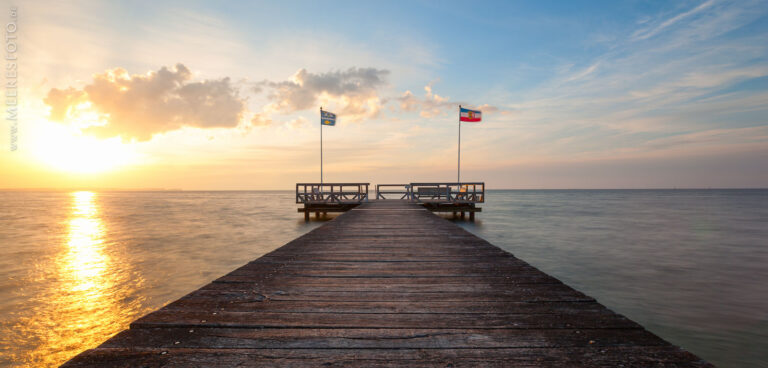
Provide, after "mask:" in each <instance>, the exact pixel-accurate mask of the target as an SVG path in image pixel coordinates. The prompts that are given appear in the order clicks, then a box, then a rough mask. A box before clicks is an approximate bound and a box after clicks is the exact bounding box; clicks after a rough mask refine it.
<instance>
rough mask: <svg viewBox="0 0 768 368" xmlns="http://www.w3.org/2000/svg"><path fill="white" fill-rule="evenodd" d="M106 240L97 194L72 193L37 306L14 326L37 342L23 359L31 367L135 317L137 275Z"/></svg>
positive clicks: (53, 362) (90, 343) (85, 345)
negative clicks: (60, 239) (61, 235)
mask: <svg viewBox="0 0 768 368" xmlns="http://www.w3.org/2000/svg"><path fill="white" fill-rule="evenodd" d="M107 239H108V229H107V227H106V226H105V223H104V221H103V220H102V218H101V215H100V209H99V204H98V195H97V194H95V193H93V192H74V193H71V210H70V213H69V217H68V221H67V234H66V237H65V238H64V240H65V242H64V244H62V247H61V251H60V252H59V253H58V254H57V257H56V258H55V259H53V260H52V262H51V266H52V267H51V272H50V273H49V274H47V275H45V276H44V277H46V278H50V280H48V281H49V282H47V283H46V284H47V290H43V291H41V292H40V294H41V295H40V296H39V298H40V302H41V304H42V306H41V308H40V310H39V311H37V312H38V313H35V314H33V315H30V316H28V317H26V318H23V319H22V320H21V322H20V323H19V325H18V326H17V328H19V329H21V330H22V331H19V332H21V333H22V334H23V335H25V336H27V337H28V338H29V337H30V336H33V337H34V338H33V339H32V340H36V342H37V343H38V344H37V345H38V346H37V347H36V348H35V349H34V350H32V351H30V352H29V354H28V356H26V357H23V358H22V360H23V361H25V362H26V363H28V364H29V365H30V366H57V365H59V364H61V363H63V362H65V361H66V360H68V359H69V358H72V357H73V356H74V355H76V354H77V353H79V352H81V351H83V350H85V349H89V348H93V347H95V346H97V345H98V344H100V343H101V342H103V341H104V340H105V339H106V338H108V337H109V336H111V335H113V334H115V333H117V332H119V331H120V330H122V329H125V328H127V327H128V324H129V323H130V322H131V321H132V320H133V319H135V318H136V316H137V314H138V313H139V311H140V309H141V300H142V299H141V298H133V297H132V295H134V294H135V290H136V288H137V287H139V286H140V284H141V279H140V278H135V277H134V278H132V277H131V276H130V272H129V270H128V269H126V266H125V265H124V264H122V262H120V259H117V257H119V256H120V252H116V251H115V250H114V249H110V248H109V244H110V243H109V242H108V241H107Z"/></svg>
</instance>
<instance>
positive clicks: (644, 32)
mask: <svg viewBox="0 0 768 368" xmlns="http://www.w3.org/2000/svg"><path fill="white" fill-rule="evenodd" d="M714 4H715V0H707V1H705V2H703V3H701V4H699V5H698V6H696V7H695V8H693V9H691V10H688V11H685V12H683V13H680V14H677V15H675V16H672V17H670V18H667V19H665V20H663V21H661V22H660V23H658V24H655V25H652V26H650V27H648V28H643V29H639V30H637V31H635V33H634V34H633V35H632V38H633V39H635V40H645V39H647V38H651V37H653V36H655V35H657V34H659V33H660V32H662V31H664V30H665V29H667V28H668V27H670V26H672V25H674V24H676V23H679V22H681V21H683V20H684V19H686V18H688V17H691V16H693V15H695V14H698V13H701V12H702V11H704V10H706V9H708V8H710V7H711V6H712V5H714ZM643 23H645V22H643Z"/></svg>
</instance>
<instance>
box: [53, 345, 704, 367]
mask: <svg viewBox="0 0 768 368" xmlns="http://www.w3.org/2000/svg"><path fill="white" fill-rule="evenodd" d="M65 366H66V367H308V366H312V367H315V366H330V367H338V366H344V367H398V366H409V367H451V366H483V367H509V366H514V367H564V366H567V367H650V366H652V367H711V365H709V364H707V363H706V362H703V361H701V360H700V359H699V358H697V357H696V356H694V355H692V354H690V353H688V352H686V351H683V350H681V349H679V348H677V347H674V346H670V345H667V346H630V347H589V348H573V347H566V348H544V349H542V348H507V349H477V348H470V349H185V348H153V349H136V348H117V349H111V348H100V349H94V350H90V351H88V352H86V353H85V354H83V355H81V356H79V357H78V359H75V360H73V361H70V362H69V364H67V365H65Z"/></svg>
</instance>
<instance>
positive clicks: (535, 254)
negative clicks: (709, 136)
mask: <svg viewBox="0 0 768 368" xmlns="http://www.w3.org/2000/svg"><path fill="white" fill-rule="evenodd" d="M293 202H294V195H293V192H186V191H179V192H168V191H162V192H19V191H6V192H2V191H0V204H1V205H2V207H1V208H2V210H0V366H14V367H15V366H19V367H20V366H41V367H44V366H56V365H58V364H61V363H62V362H64V361H66V360H67V359H69V358H71V357H73V356H74V355H76V354H77V353H79V352H80V351H82V350H84V349H88V348H92V347H95V346H97V345H98V344H100V343H101V342H102V341H104V340H105V339H107V338H108V337H110V336H112V335H114V334H115V333H117V332H118V331H120V330H122V329H125V328H127V327H128V324H129V323H130V322H131V321H133V320H134V319H136V318H138V317H140V316H141V315H143V314H145V313H147V312H149V311H151V310H154V309H157V308H159V307H161V306H163V305H164V304H166V303H168V302H170V301H173V300H175V299H177V298H179V297H181V296H183V295H185V294H187V293H189V292H191V291H193V290H195V289H196V288H198V287H200V286H202V285H204V284H206V283H208V282H210V281H211V280H213V279H215V278H217V277H219V276H221V275H223V274H226V273H228V272H229V271H231V270H233V269H234V268H236V267H239V266H241V265H243V264H245V263H246V262H248V261H250V260H252V259H254V258H257V257H259V256H261V255H263V254H265V253H267V252H269V251H271V250H272V249H275V248H277V247H279V246H281V245H283V244H284V243H286V242H288V241H290V240H291V239H293V238H295V237H297V236H299V235H301V234H303V233H305V232H307V231H309V230H311V229H313V228H315V227H317V226H320V225H322V223H323V221H315V220H313V221H310V222H306V223H305V222H304V220H303V216H302V215H301V214H299V213H297V212H296V207H297V206H296V205H295V204H294V203H293ZM451 221H456V223H458V224H459V225H461V226H463V227H465V228H466V229H467V230H469V231H471V232H473V233H475V234H477V235H479V236H481V237H483V238H485V239H487V240H489V241H490V242H491V243H493V244H495V245H497V246H499V247H502V248H504V249H506V250H507V251H509V252H512V253H513V254H514V255H516V256H517V257H518V258H521V259H523V260H524V261H526V262H528V263H530V264H532V265H534V266H536V267H538V268H539V269H541V270H542V271H544V272H547V273H549V274H551V275H553V276H555V277H557V278H559V279H561V280H562V281H564V282H565V283H567V284H568V285H570V286H572V287H574V288H576V289H578V290H580V291H583V292H584V293H586V294H588V295H590V296H592V297H595V298H597V299H598V301H599V302H601V303H603V304H605V305H606V306H608V307H609V308H611V309H613V310H614V311H616V312H619V313H621V314H624V315H626V316H627V317H629V318H631V319H633V320H635V321H636V322H639V323H640V324H642V325H644V326H645V327H646V328H648V329H649V330H651V331H652V332H654V333H656V334H657V335H659V336H661V337H662V338H664V339H666V340H668V341H670V342H672V343H674V344H677V345H680V346H682V347H684V348H685V349H687V350H689V351H691V352H693V353H695V354H697V355H699V356H701V357H703V358H704V359H707V360H709V361H710V362H712V363H714V364H716V365H718V366H722V367H768V190H542V191H536V190H513V191H490V192H489V193H488V194H487V203H485V204H484V205H483V212H482V213H480V214H478V217H477V221H476V222H474V223H470V222H465V221H460V220H451Z"/></svg>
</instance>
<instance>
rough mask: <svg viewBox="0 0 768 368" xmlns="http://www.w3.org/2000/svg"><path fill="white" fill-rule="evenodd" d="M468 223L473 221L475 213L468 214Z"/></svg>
mask: <svg viewBox="0 0 768 368" xmlns="http://www.w3.org/2000/svg"><path fill="white" fill-rule="evenodd" d="M469 221H473V222H474V221H475V212H474V211H472V212H470V213H469Z"/></svg>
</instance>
